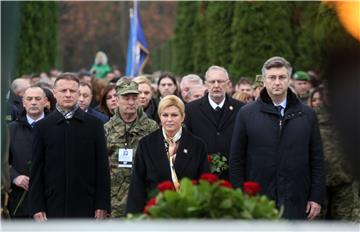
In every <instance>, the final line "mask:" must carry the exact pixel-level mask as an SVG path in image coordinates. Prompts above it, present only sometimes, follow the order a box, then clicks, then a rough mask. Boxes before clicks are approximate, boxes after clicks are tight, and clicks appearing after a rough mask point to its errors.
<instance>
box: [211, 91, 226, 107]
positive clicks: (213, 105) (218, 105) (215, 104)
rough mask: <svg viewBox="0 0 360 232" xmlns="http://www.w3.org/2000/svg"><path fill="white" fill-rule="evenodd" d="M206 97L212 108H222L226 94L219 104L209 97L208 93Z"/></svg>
mask: <svg viewBox="0 0 360 232" xmlns="http://www.w3.org/2000/svg"><path fill="white" fill-rule="evenodd" d="M208 99H209V103H210V105H211V108H213V109H214V110H215V109H216V107H220V108H222V107H223V106H224V104H225V99H226V96H225V97H224V99H223V100H222V101H221V102H220V104H217V103H215V102H214V101H213V100H212V99H211V97H210V94H208Z"/></svg>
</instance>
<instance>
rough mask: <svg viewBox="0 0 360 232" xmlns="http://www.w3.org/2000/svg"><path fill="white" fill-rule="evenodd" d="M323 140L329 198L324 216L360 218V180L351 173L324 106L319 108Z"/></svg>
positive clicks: (330, 217) (318, 113)
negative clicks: (359, 182)
mask: <svg viewBox="0 0 360 232" xmlns="http://www.w3.org/2000/svg"><path fill="white" fill-rule="evenodd" d="M317 115H318V120H319V127H320V133H321V137H322V140H323V149H324V159H325V174H326V187H327V200H326V203H325V205H324V207H323V209H322V211H323V212H322V217H323V218H326V219H335V220H351V221H357V222H359V221H360V199H359V184H358V182H356V181H355V180H354V178H353V176H352V175H351V172H350V171H349V170H350V167H349V165H348V163H347V161H346V157H345V156H344V153H343V151H342V150H341V145H340V141H339V137H338V135H337V132H336V130H335V128H334V125H333V122H332V120H331V117H330V114H329V113H328V112H327V111H326V109H324V108H320V109H318V110H317Z"/></svg>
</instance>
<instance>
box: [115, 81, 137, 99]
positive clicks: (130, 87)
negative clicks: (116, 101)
mask: <svg viewBox="0 0 360 232" xmlns="http://www.w3.org/2000/svg"><path fill="white" fill-rule="evenodd" d="M138 86H139V85H138V83H136V82H135V81H133V80H131V79H129V78H121V79H120V80H118V81H117V82H116V94H117V95H118V96H120V95H126V94H130V93H135V94H138V93H139V90H138Z"/></svg>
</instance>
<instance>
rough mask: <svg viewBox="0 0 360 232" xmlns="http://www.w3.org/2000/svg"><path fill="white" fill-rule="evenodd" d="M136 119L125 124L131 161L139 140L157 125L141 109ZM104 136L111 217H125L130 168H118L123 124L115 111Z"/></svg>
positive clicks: (122, 139) (106, 126) (123, 136)
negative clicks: (109, 177)
mask: <svg viewBox="0 0 360 232" xmlns="http://www.w3.org/2000/svg"><path fill="white" fill-rule="evenodd" d="M137 114H138V117H137V119H136V121H135V122H134V123H131V124H126V130H127V132H128V141H127V142H128V145H127V148H129V149H133V161H134V156H135V152H136V148H137V145H138V142H139V140H140V139H141V138H142V137H144V136H145V135H147V134H149V133H151V132H153V131H155V130H156V129H157V128H158V125H157V123H156V122H155V121H153V120H151V119H149V118H148V117H147V116H146V114H145V113H144V112H143V111H142V109H141V108H140V109H138V113H137ZM104 127H105V135H106V138H107V148H108V152H109V162H110V163H109V164H110V165H109V166H110V176H111V207H112V212H111V216H112V217H123V216H125V208H126V201H127V194H128V189H129V185H130V179H131V174H132V168H122V167H118V151H119V149H120V148H125V143H126V141H125V122H124V121H123V120H122V119H121V117H120V116H119V111H118V110H116V111H115V116H113V117H112V118H111V119H110V121H109V122H107V123H106V124H105V126H104Z"/></svg>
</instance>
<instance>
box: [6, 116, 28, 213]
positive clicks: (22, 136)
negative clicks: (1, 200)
mask: <svg viewBox="0 0 360 232" xmlns="http://www.w3.org/2000/svg"><path fill="white" fill-rule="evenodd" d="M9 136H10V143H9V164H10V180H11V192H10V197H9V211H10V215H11V216H12V217H17V216H19V217H29V216H30V215H29V209H28V194H26V195H25V198H24V200H23V203H22V204H20V200H21V197H22V195H23V194H24V191H25V190H24V189H23V188H20V187H18V186H16V185H15V184H14V183H13V182H14V179H15V178H16V177H18V176H19V175H26V176H29V177H30V167H31V157H32V150H31V147H32V144H33V138H34V134H33V131H32V128H31V126H30V125H29V123H28V121H27V119H26V112H25V111H24V113H23V114H22V115H21V116H20V117H19V118H17V119H16V120H15V121H13V122H11V123H9ZM18 205H19V207H18V209H17V211H16V215H14V214H13V213H14V211H15V209H16V207H17V206H18Z"/></svg>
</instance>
